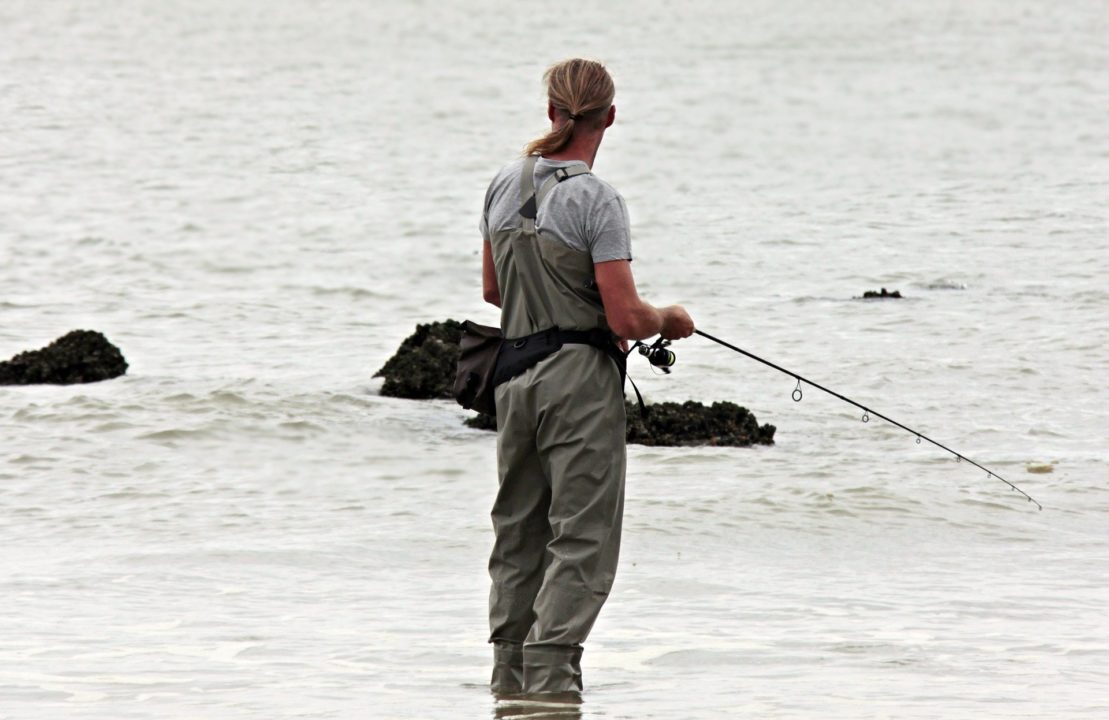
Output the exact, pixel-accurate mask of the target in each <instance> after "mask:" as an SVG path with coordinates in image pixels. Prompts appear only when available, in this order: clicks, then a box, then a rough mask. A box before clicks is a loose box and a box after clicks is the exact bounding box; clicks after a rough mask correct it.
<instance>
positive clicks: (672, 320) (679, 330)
mask: <svg viewBox="0 0 1109 720" xmlns="http://www.w3.org/2000/svg"><path fill="white" fill-rule="evenodd" d="M659 313H661V314H662V328H661V329H660V330H659V334H660V335H662V336H663V337H664V338H666V339H667V340H681V339H682V338H687V337H689V336H690V335H692V334H693V318H691V317H689V313H687V312H686V311H685V308H683V307H682V306H681V305H669V306H667V307H664V308H661V309H660V310H659Z"/></svg>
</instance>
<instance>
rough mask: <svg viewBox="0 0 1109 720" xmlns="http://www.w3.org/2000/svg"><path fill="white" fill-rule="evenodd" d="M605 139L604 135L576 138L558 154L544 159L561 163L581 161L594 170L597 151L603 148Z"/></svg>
mask: <svg viewBox="0 0 1109 720" xmlns="http://www.w3.org/2000/svg"><path fill="white" fill-rule="evenodd" d="M603 137H604V133H597V134H589V135H582V136H581V137H575V138H574V139H573V140H571V141H570V143H569V144H568V145H567V146H566V147H564V148H562V149H561V150H559V151H558V152H556V153H552V154H550V155H544V156H543V157H545V158H547V159H548V160H557V161H561V162H568V161H570V160H580V161H582V162H583V163H585V164H586V165H588V166H589V169H590V170H592V169H593V161H594V160H596V159H597V150H598V149H599V148H600V147H601V139H602V138H603Z"/></svg>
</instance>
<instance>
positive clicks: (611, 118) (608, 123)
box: [605, 105, 616, 128]
mask: <svg viewBox="0 0 1109 720" xmlns="http://www.w3.org/2000/svg"><path fill="white" fill-rule="evenodd" d="M614 122H616V106H615V105H609V106H608V117H607V118H605V127H606V128H610V127H612V123H614Z"/></svg>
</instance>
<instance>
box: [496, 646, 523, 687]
mask: <svg viewBox="0 0 1109 720" xmlns="http://www.w3.org/2000/svg"><path fill="white" fill-rule="evenodd" d="M489 689H490V690H491V691H493V692H494V693H495V694H497V695H518V694H520V693H522V692H523V691H524V647H523V645H522V644H521V643H511V642H506V641H504V640H497V641H496V642H494V643H493V677H492V678H491V679H490V680H489Z"/></svg>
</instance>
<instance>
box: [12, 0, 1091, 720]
mask: <svg viewBox="0 0 1109 720" xmlns="http://www.w3.org/2000/svg"><path fill="white" fill-rule="evenodd" d="M575 12H576V13H580V14H575V15H572V16H571V15H568V14H567V10H566V8H565V7H564V6H560V5H557V4H550V5H548V6H537V7H527V8H524V7H521V8H514V9H508V8H507V7H505V6H502V5H500V4H497V3H492V2H476V1H475V2H465V3H435V4H432V3H419V2H404V3H392V4H388V5H382V6H375V5H369V4H360V3H354V2H341V1H338V0H336V1H334V2H303V1H291V2H285V3H281V4H280V5H273V4H267V3H261V2H251V1H248V0H242V1H240V2H234V3H217V2H203V1H201V2H189V3H185V2H180V1H179V0H175V1H173V2H163V3H151V2H139V1H138V0H132V1H119V2H103V1H102V0H100V1H95V2H82V3H76V2H61V1H59V2H45V3H31V2H19V1H17V2H8V3H5V5H4V6H3V8H0V67H3V68H4V71H3V73H2V74H0V107H2V108H3V112H2V113H0V138H3V139H2V140H0V183H2V186H3V188H4V192H3V193H0V257H2V258H3V262H2V263H0V287H2V288H3V294H2V296H0V318H2V322H0V357H8V356H10V355H12V354H14V353H16V352H18V351H20V350H24V349H28V348H31V347H38V346H41V345H43V344H45V343H46V342H48V341H50V340H51V339H53V338H55V337H58V336H59V335H61V334H63V333H64V332H66V331H68V330H70V329H74V328H79V327H87V328H94V329H98V330H101V331H103V332H105V333H106V334H107V335H108V336H109V337H110V338H111V339H112V340H113V341H115V342H116V343H117V344H118V345H119V346H120V347H121V348H122V349H123V351H124V353H125V355H126V356H127V358H128V360H129V362H130V363H131V370H130V371H129V374H128V375H127V376H126V377H125V378H121V379H118V380H114V381H111V382H108V383H102V384H98V385H90V386H79V387H33V388H5V389H2V390H0V437H2V438H3V443H2V445H0V548H2V550H0V593H2V596H3V597H4V599H5V601H6V602H5V612H4V614H3V616H2V617H0V717H10V718H30V717H35V718H39V717H41V718H56V717H73V718H147V717H151V716H153V715H157V716H160V717H168V718H186V717H187V718H193V717H216V716H218V717H221V718H247V717H252V718H253V717H320V718H346V717H373V718H458V717H467V718H469V717H473V718H481V717H486V718H491V717H494V714H495V713H499V715H500V716H508V715H509V714H511V713H513V712H526V711H527V708H518V707H512V706H506V705H502V706H500V707H497V706H496V705H495V704H494V702H493V701H492V699H491V698H490V697H489V695H488V693H487V691H486V690H485V689H484V688H483V685H482V684H483V682H484V681H485V680H486V677H487V672H488V668H489V662H490V658H489V650H488V647H487V646H486V645H485V643H484V641H485V635H486V629H485V618H484V606H485V594H486V592H487V586H486V582H487V581H486V576H485V572H484V565H485V559H486V556H487V552H488V549H489V546H490V543H491V530H490V527H489V523H488V517H487V513H488V509H489V506H490V503H491V501H492V494H493V490H494V483H495V481H494V459H493V444H494V439H493V437H492V436H491V435H489V434H484V433H481V432H478V431H473V430H468V429H466V428H464V427H462V426H461V424H460V420H461V418H462V417H463V413H462V412H461V411H460V410H458V409H457V408H456V407H455V406H453V405H451V404H449V403H443V402H432V403H414V402H406V401H401V400H393V399H389V398H382V397H380V396H379V395H378V394H377V390H378V388H379V383H380V381H376V380H373V379H372V378H371V375H372V373H373V371H374V370H376V369H377V368H378V367H380V365H381V364H382V363H383V362H384V360H385V359H386V358H387V357H388V356H389V354H391V353H392V351H393V350H394V349H395V347H396V345H397V344H398V343H399V342H400V340H401V339H402V338H403V337H404V336H405V335H407V334H408V333H409V332H411V329H412V327H413V326H414V325H415V323H417V322H424V321H430V320H435V319H441V318H445V317H455V318H463V317H471V318H474V319H476V320H485V321H488V322H492V321H494V320H495V315H494V314H493V312H492V310H491V309H490V308H487V307H485V306H483V304H482V302H481V299H480V291H479V277H478V268H479V265H480V263H479V260H480V258H479V256H478V254H477V250H478V246H479V244H478V241H477V237H476V235H477V233H476V225H477V218H478V213H479V211H480V203H481V198H482V195H483V193H484V190H485V185H486V183H487V182H488V180H489V178H490V177H491V176H492V173H493V172H494V171H495V170H496V168H497V167H498V166H499V164H500V163H501V162H504V161H506V160H508V159H509V158H510V157H511V156H512V155H513V153H515V152H517V151H518V150H519V148H520V147H521V146H522V145H523V143H524V142H526V141H527V140H528V139H530V138H531V137H533V136H534V135H536V134H538V133H539V132H540V131H542V129H543V119H544V116H543V97H542V91H541V88H540V85H539V82H538V79H539V76H540V74H541V72H542V69H543V68H544V67H545V65H546V64H548V63H549V62H552V61H554V60H556V59H559V58H562V57H565V56H569V55H573V54H585V55H592V56H597V57H600V58H603V59H605V60H606V61H607V62H608V64H609V66H610V68H611V69H612V71H613V73H614V75H615V77H616V81H617V88H618V92H617V106H618V117H617V124H616V125H615V126H614V127H613V129H612V130H611V132H610V133H609V135H608V136H607V137H606V140H605V144H604V146H603V147H602V149H601V153H600V156H599V158H598V163H597V166H596V168H595V169H596V170H597V172H598V173H599V174H600V175H601V176H602V177H604V178H606V179H607V180H609V181H610V182H612V183H613V184H614V185H615V186H616V187H617V188H619V189H621V191H622V192H623V193H624V195H625V197H626V199H627V201H628V205H629V208H630V211H631V214H632V222H633V226H634V250H635V253H636V257H637V261H636V263H635V271H636V276H637V280H638V281H639V285H640V289H641V291H642V293H643V294H644V296H645V297H647V298H649V299H652V300H655V301H657V302H683V303H686V304H687V305H688V307H689V309H690V311H691V313H692V314H693V316H694V318H695V319H696V320H697V321H698V323H699V325H700V326H701V327H702V328H704V329H705V330H706V331H708V332H711V333H713V334H716V335H719V336H721V337H723V338H725V339H728V340H730V341H732V342H734V343H737V344H739V345H741V346H743V347H745V348H747V349H749V350H751V351H752V352H755V353H758V354H760V355H763V356H764V357H768V358H770V359H773V360H775V361H777V362H780V363H782V364H784V365H786V366H787V367H790V368H792V369H795V370H796V371H798V372H801V373H802V374H805V375H807V376H810V377H812V378H813V379H814V380H816V381H818V382H822V383H824V384H827V385H829V386H831V387H833V388H835V389H837V390H839V391H840V392H843V393H846V394H848V395H850V396H852V397H855V398H857V399H859V400H860V401H863V402H866V403H868V404H870V405H872V406H873V407H874V408H875V409H877V410H879V411H880V412H884V413H886V414H888V415H890V416H892V417H893V418H895V419H898V420H901V421H902V422H905V423H907V424H909V425H912V426H914V427H917V428H918V429H920V430H921V431H923V432H926V433H928V434H930V435H932V436H933V437H935V438H936V439H938V440H940V441H941V442H946V443H948V444H950V445H952V446H954V447H955V448H957V449H958V450H960V451H961V452H963V453H964V454H966V455H967V456H969V457H971V458H974V459H976V460H977V461H979V462H981V463H983V464H986V465H988V466H989V467H991V468H993V469H995V470H996V471H997V472H1000V473H1002V475H1004V476H1005V477H1007V478H1009V479H1011V480H1013V481H1014V482H1016V483H1017V484H1019V485H1020V486H1021V487H1023V488H1024V489H1026V490H1027V491H1029V492H1030V493H1031V494H1032V495H1034V496H1035V497H1036V498H1037V499H1038V500H1039V501H1040V502H1042V503H1043V505H1044V506H1045V510H1044V511H1043V512H1042V513H1038V512H1036V511H1035V509H1034V508H1033V507H1032V506H1030V505H1029V504H1028V503H1025V502H1023V501H1022V500H1021V498H1020V497H1019V496H1017V495H1016V494H1015V493H1012V492H1011V491H1009V490H1008V489H1007V488H1006V487H1005V485H1003V484H1002V483H1000V482H998V481H997V480H996V479H990V478H987V477H985V474H984V473H982V472H980V471H978V470H976V469H973V468H970V467H967V466H966V465H965V464H963V465H959V464H956V463H955V462H954V461H953V460H952V459H950V458H949V457H946V456H945V455H944V454H943V453H941V452H940V451H938V450H937V449H935V448H932V447H930V446H928V445H927V444H924V445H920V446H918V445H916V444H915V443H914V442H913V438H912V437H911V436H909V435H906V434H905V433H903V432H901V431H899V430H896V429H895V428H892V427H891V426H888V425H886V424H884V423H881V422H878V421H875V420H872V421H871V422H870V423H868V424H866V425H863V424H862V423H860V422H859V413H857V412H856V411H855V409H853V408H851V407H849V406H846V405H843V404H842V403H839V402H838V401H836V400H833V399H832V398H828V397H826V396H822V395H821V394H820V393H819V392H817V391H816V390H813V389H810V390H809V391H808V392H807V393H806V395H805V398H804V400H803V401H802V402H801V403H800V404H794V403H793V402H792V401H791V400H790V399H789V394H790V391H791V390H792V389H793V382H792V380H791V379H790V378H788V377H786V376H784V375H780V374H778V373H775V372H774V371H772V370H770V369H768V368H764V367H762V366H760V365H757V364H755V363H753V362H751V361H749V360H745V359H743V358H741V357H739V356H736V355H735V354H734V353H729V352H728V351H726V350H724V349H722V348H718V347H715V346H712V345H711V344H709V343H706V342H704V341H700V340H690V341H687V342H683V343H681V344H679V346H678V347H677V348H676V349H677V351H678V357H679V364H678V366H677V369H676V371H675V373H674V374H673V375H671V376H668V377H665V378H663V377H656V376H652V375H651V374H650V373H649V371H648V369H647V367H646V366H645V365H641V366H639V368H638V369H635V368H634V367H633V373H634V375H635V377H636V378H637V380H638V381H639V382H640V387H641V388H643V390H644V392H645V393H646V395H647V396H648V398H649V399H652V400H656V401H658V400H685V399H690V398H692V399H698V400H704V401H711V400H715V399H728V400H733V401H736V402H739V403H741V404H744V405H746V406H748V407H750V408H751V409H752V410H753V411H754V412H755V413H756V414H757V416H758V417H759V419H760V421H761V422H770V423H773V424H775V425H777V426H778V428H779V430H778V434H777V444H776V445H775V446H773V447H770V448H759V449H721V448H700V449H677V448H672V449H665V448H644V447H635V446H633V447H632V448H630V459H629V483H628V498H627V517H626V521H625V526H626V535H625V541H624V551H623V555H622V560H621V568H620V572H619V575H618V579H617V584H616V588H615V590H614V593H613V596H612V598H611V600H610V601H609V603H608V605H607V607H606V608H605V611H604V613H603V614H602V616H601V619H600V621H599V623H598V625H597V627H596V628H595V630H594V633H593V636H592V638H591V639H590V642H589V644H588V646H587V650H586V656H585V673H586V683H587V685H588V694H587V698H586V703H585V705H584V706H583V707H582V709H581V716H582V717H583V718H602V717H604V718H651V717H657V718H672V717H683V718H695V719H700V718H718V717H743V716H753V717H779V718H811V717H821V718H858V717H898V718H906V717H915V718H932V717H938V716H943V717H965V718H982V717H999V718H1000V717H1004V718H1011V717H1058V718H1063V717H1066V718H1100V717H1104V716H1105V715H1106V714H1107V713H1109V701H1107V700H1106V698H1109V672H1107V671H1106V670H1105V667H1106V666H1107V662H1109V639H1107V638H1109V620H1107V619H1106V614H1105V610H1104V609H1105V607H1106V605H1107V604H1109V589H1107V582H1106V581H1107V579H1109V577H1107V568H1109V483H1107V480H1109V452H1107V447H1106V438H1107V437H1109V413H1107V412H1106V410H1105V408H1106V407H1107V405H1109V390H1107V389H1106V387H1105V383H1104V381H1105V378H1106V377H1107V371H1109V356H1107V354H1106V352H1105V348H1106V347H1107V346H1109V323H1107V321H1106V317H1109V292H1107V291H1106V289H1105V286H1104V277H1105V274H1106V272H1107V271H1109V252H1107V251H1109V239H1107V230H1109V222H1107V220H1109V212H1107V210H1106V207H1107V203H1106V199H1107V197H1109V152H1107V149H1106V148H1107V147H1109V146H1107V144H1106V142H1105V140H1106V137H1105V132H1104V119H1103V116H1104V112H1103V111H1102V107H1103V105H1104V103H1103V102H1102V99H1103V98H1104V97H1105V96H1106V94H1107V93H1109V73H1107V72H1106V70H1107V69H1109V46H1107V45H1106V43H1105V40H1104V38H1105V37H1107V33H1106V30H1107V28H1106V18H1107V15H1109V14H1107V8H1106V5H1105V4H1104V3H1103V2H1075V3H1066V4H1056V5H1050V6H1049V5H1044V4H1039V3H1033V2H1008V3H1001V2H990V1H989V0H976V1H974V2H964V3H950V4H944V3H930V4H900V5H897V6H885V5H879V4H859V3H816V2H811V1H807V0H798V1H796V2H789V3H769V2H763V3H749V4H744V5H743V6H740V7H737V6H735V5H734V4H732V3H722V2H721V3H714V2H692V3H683V4H681V5H678V4H674V3H668V2H661V1H655V2H640V3H630V2H611V3H606V4H603V5H598V6H596V7H591V8H585V9H580V11H577V10H576V11H575ZM571 17H572V18H573V24H572V26H571V25H570V22H569V20H568V18H571ZM882 286H885V287H888V288H890V289H900V290H901V291H902V292H903V293H904V294H905V295H906V296H907V299H905V300H904V301H901V302H863V301H858V300H852V298H853V297H855V296H858V295H861V294H862V292H863V291H864V290H867V289H877V288H879V287H882ZM1048 464H1049V465H1051V467H1052V469H1053V472H1051V473H1047V474H1035V473H1031V472H1029V470H1030V469H1033V470H1034V469H1036V468H1037V467H1038V466H1042V465H1048Z"/></svg>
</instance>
